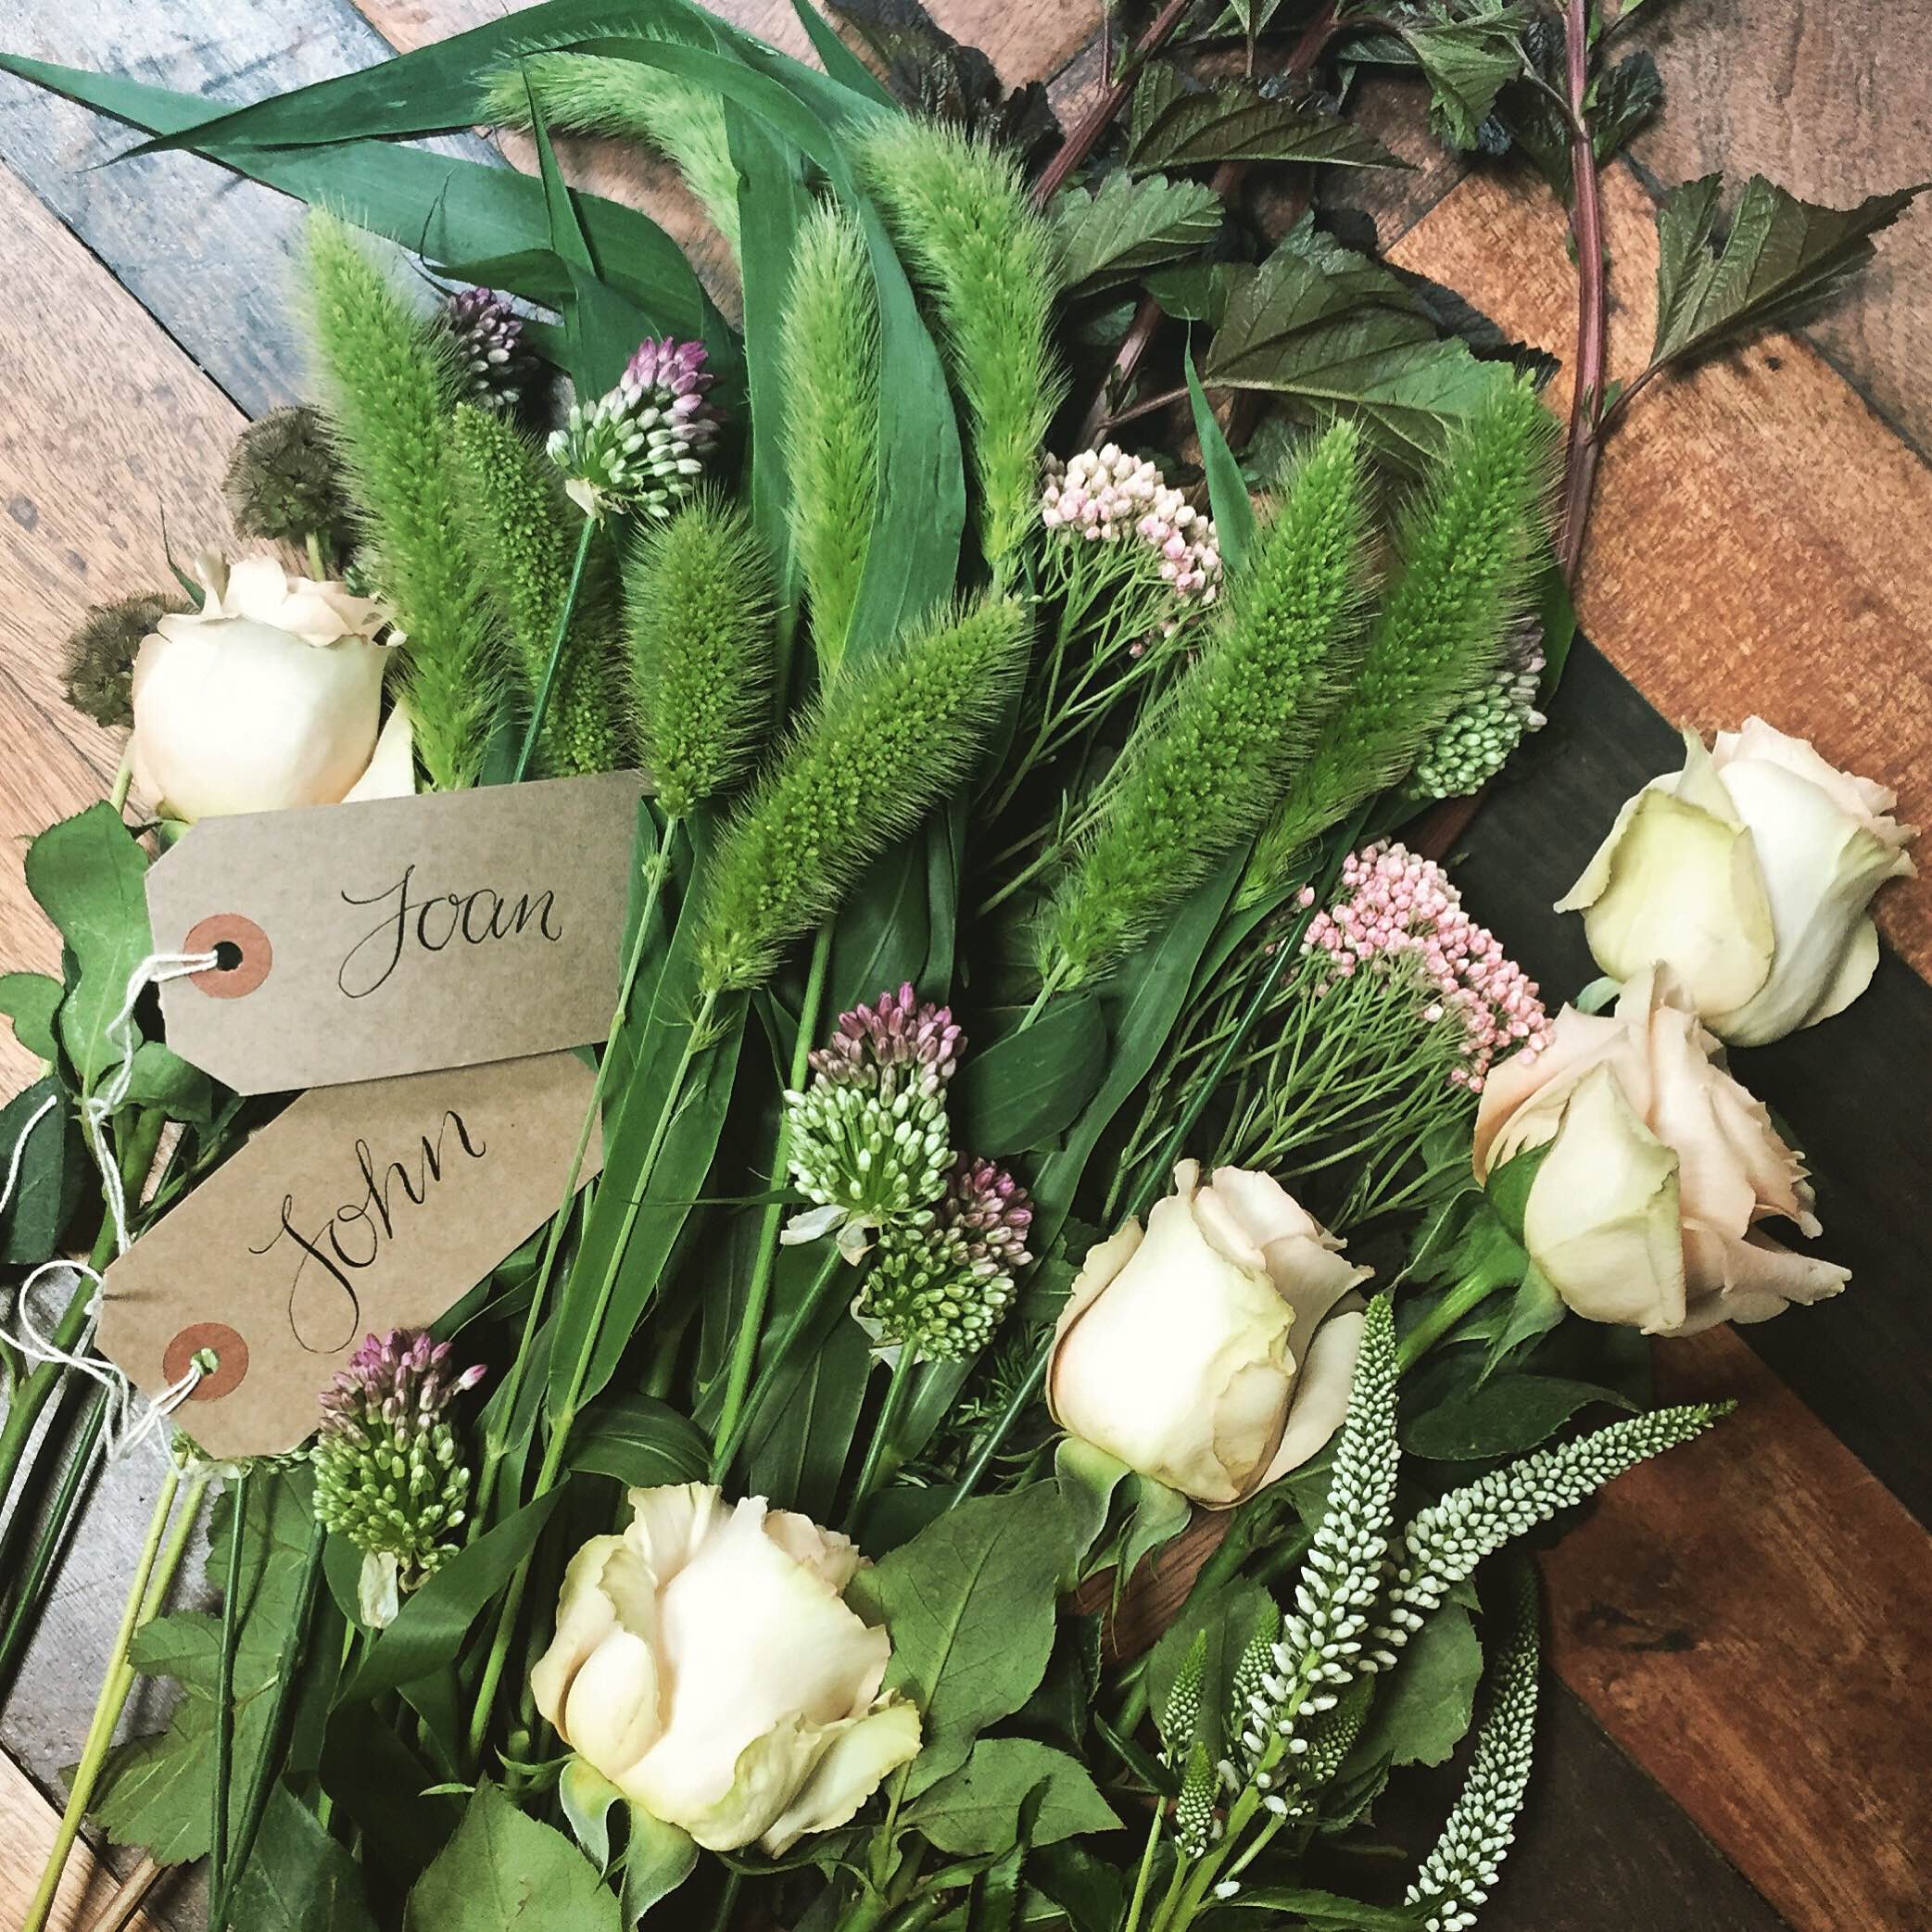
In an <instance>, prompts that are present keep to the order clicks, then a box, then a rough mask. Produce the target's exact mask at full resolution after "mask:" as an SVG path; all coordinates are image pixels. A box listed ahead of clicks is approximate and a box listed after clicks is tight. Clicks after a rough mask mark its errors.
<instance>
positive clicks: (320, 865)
mask: <svg viewBox="0 0 1932 1932" xmlns="http://www.w3.org/2000/svg"><path fill="white" fill-rule="evenodd" d="M643 790H644V779H643V777H642V776H641V775H640V774H639V773H637V772H612V773H609V774H606V775H604V776H601V777H590V778H553V779H546V780H543V781H541V782H539V783H536V784H524V785H492V786H483V787H479V788H478V789H475V790H473V791H457V792H434V793H426V794H423V795H422V796H419V797H416V798H402V799H373V800H369V801H367V802H358V803H355V804H343V805H317V806H310V807H308V808H307V809H305V810H298V811H292V812H256V813H246V814H240V815H238V816H235V817H232V818H208V819H203V820H202V821H201V823H200V824H198V825H196V826H195V827H192V828H191V829H190V830H189V831H188V832H187V833H186V834H185V835H184V836H183V838H182V840H181V841H180V842H179V843H178V844H177V845H175V846H174V847H173V848H172V849H171V850H170V852H167V853H165V854H164V855H163V856H162V857H161V858H160V859H158V860H157V861H156V863H155V864H154V865H152V866H151V867H150V868H149V870H148V874H147V910H148V917H149V920H150V923H151V924H152V926H153V928H154V942H155V946H156V949H157V950H158V951H159V952H161V953H175V952H180V953H210V952H212V953H219V954H220V955H221V965H220V966H215V967H211V968H209V969H208V970H206V971H203V972H198V973H193V974H189V975H187V976H186V977H184V978H180V979H170V980H167V981H164V982H163V984H162V986H161V1014H162V1017H163V1019H164V1021H165V1023H166V1031H167V1038H168V1044H169V1045H170V1047H172V1048H173V1049H174V1051H175V1052H176V1053H177V1054H180V1055H181V1056H182V1058H183V1059H184V1060H189V1061H192V1062H193V1063H194V1065H196V1067H200V1068H201V1069H202V1070H203V1071H204V1072H206V1073H210V1074H212V1075H213V1076H214V1077H215V1078H216V1079H217V1080H221V1081H223V1082H224V1083H225V1084H226V1085H228V1086H230V1087H233V1088H234V1090H235V1091H236V1092H240V1093H281V1092H288V1091H289V1090H291V1089H293V1088H297V1087H322V1086H331V1085H334V1084H335V1083H336V1082H337V1081H342V1080H381V1079H386V1078H389V1077H391V1076H393V1075H398V1074H408V1073H420V1072H423V1071H424V1070H426V1069H427V1068H430V1067H474V1066H477V1065H479V1064H481V1063H482V1062H484V1061H487V1060H507V1059H513V1058H515V1057H517V1056H519V1055H522V1054H541V1053H549V1052H551V1051H553V1050H554V1049H556V1048H558V1047H566V1046H585V1045H587V1044H589V1043H591V1042H595V1041H600V1040H602V1039H604V1038H605V1037H606V1035H607V1034H608V1032H609V1030H610V1025H611V1011H612V1007H613V1006H614V1005H615V1004H616V1003H617V980H618V968H619V957H618V955H619V953H620V951H621V949H622V946H623V941H624V920H625V908H626V905H627V904H628V901H629V890H630V875H631V863H632V856H631V855H632V844H633V840H634V839H635V836H636V831H637V816H638V799H639V798H640V797H641V796H642V794H643Z"/></svg>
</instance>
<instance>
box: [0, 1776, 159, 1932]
mask: <svg viewBox="0 0 1932 1932" xmlns="http://www.w3.org/2000/svg"><path fill="white" fill-rule="evenodd" d="M56 1823H57V1818H56V1814H55V1812H54V1810H53V1808H52V1807H51V1806H50V1805H49V1804H48V1803H47V1801H46V1799H44V1798H43V1797H42V1796H41V1795H40V1793H39V1792H38V1791H36V1790H35V1789H34V1788H33V1787H32V1785H31V1784H30V1783H29V1782H28V1781H27V1779H26V1778H25V1777H24V1776H23V1775H22V1774H20V1773H19V1771H18V1770H16V1769H15V1768H14V1766H13V1764H12V1763H11V1762H9V1761H8V1760H7V1759H6V1758H4V1757H0V1843H4V1844H5V1845H6V1856H5V1857H0V1924H4V1925H8V1926H18V1925H21V1924H23V1923H24V1922H25V1920H26V1917H27V1907H28V1905H29V1903H30V1902H31V1901H32V1896H33V1888H34V1887H35V1885H36V1884H37V1883H38V1882H39V1879H40V1872H41V1865H42V1863H43V1862H44V1860H45V1858H46V1855H47V1852H48V1851H49V1850H51V1848H52V1846H53V1842H54V1828H55V1825H56ZM115 1888H116V1879H115V1876H114V1874H113V1873H112V1872H110V1871H109V1870H108V1869H107V1866H105V1865H103V1864H100V1863H97V1862H96V1861H95V1858H94V1856H93V1854H92V1853H91V1852H90V1851H89V1850H87V1848H86V1847H85V1846H84V1845H77V1846H76V1847H75V1848H74V1855H73V1857H72V1858H71V1859H69V1861H68V1867H67V1875H66V1877H65V1878H64V1879H63V1880H62V1882H61V1887H60V1891H59V1895H58V1897H57V1899H56V1900H55V1903H54V1917H53V1921H52V1927H51V1932H87V1928H88V1927H90V1926H93V1925H95V1922H96V1921H97V1920H98V1919H99V1917H100V1915H101V1914H102V1913H104V1912H106V1911H107V1906H108V1904H109V1902H110V1901H111V1900H113V1898H114V1894H115ZM130 1923H131V1928H132V1932H152V1928H153V1927H154V1926H155V1925H156V1923H157V1922H156V1921H155V1920H154V1919H151V1918H149V1917H148V1916H147V1914H146V1913H140V1914H138V1915H137V1916H136V1917H135V1918H134V1919H133V1920H132V1921H131V1922H130Z"/></svg>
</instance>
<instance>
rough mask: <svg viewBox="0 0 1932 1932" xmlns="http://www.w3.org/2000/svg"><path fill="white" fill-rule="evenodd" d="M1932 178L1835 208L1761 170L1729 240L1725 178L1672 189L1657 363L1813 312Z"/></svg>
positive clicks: (1660, 215)
mask: <svg viewBox="0 0 1932 1932" xmlns="http://www.w3.org/2000/svg"><path fill="white" fill-rule="evenodd" d="M1927 185H1932V184H1928V183H1923V182H1922V183H1919V184H1918V185H1917V186H1916V187H1910V188H1900V190H1899V191H1898V193H1896V194H1893V195H1874V196H1870V197H1869V198H1868V199H1866V200H1864V201H1862V202H1860V203H1859V205H1858V206H1857V207H1856V208H1821V207H1819V206H1817V205H1816V204H1815V203H1812V202H1809V201H1800V200H1799V198H1798V197H1797V196H1795V195H1788V194H1787V193H1786V192H1785V190H1784V189H1783V188H1780V187H1777V186H1775V185H1774V183H1771V182H1769V181H1767V180H1765V178H1764V177H1763V176H1762V174H1754V175H1752V176H1751V178H1750V179H1749V181H1748V182H1746V183H1745V184H1744V192H1743V194H1742V195H1741V196H1739V197H1738V202H1737V208H1736V213H1735V214H1734V215H1733V216H1732V217H1731V223H1730V232H1729V233H1728V234H1726V235H1725V236H1724V240H1723V242H1722V244H1721V245H1720V244H1717V243H1716V242H1715V240H1714V237H1715V235H1716V231H1717V225H1718V204H1719V199H1720V197H1721V196H1722V195H1723V192H1724V177H1723V176H1722V175H1717V174H1707V175H1705V176H1704V177H1703V178H1702V179H1701V180H1699V181H1690V182H1686V183H1684V184H1683V185H1682V186H1681V187H1677V188H1673V189H1672V190H1671V192H1670V193H1669V194H1668V195H1667V196H1664V199H1663V205H1662V206H1661V208H1659V209H1658V211H1657V238H1658V244H1659V254H1658V261H1657V341H1656V345H1655V347H1653V348H1652V349H1651V351H1650V360H1651V363H1652V365H1653V366H1654V367H1657V368H1662V367H1665V366H1666V365H1668V364H1670V363H1673V362H1681V361H1684V360H1687V359H1688V358H1691V357H1694V356H1700V355H1703V354H1705V353H1706V352H1707V351H1709V350H1711V349H1714V348H1717V347H1721V346H1722V345H1723V344H1724V343H1725V342H1728V341H1731V340H1733V339H1735V338H1736V336H1738V335H1743V334H1745V333H1746V332H1747V331H1751V330H1757V329H1764V328H1770V327H1772V326H1773V325H1774V324H1782V323H1786V322H1792V321H1795V320H1796V319H1798V318H1799V317H1800V316H1802V315H1805V314H1808V313H1809V312H1810V311H1811V310H1812V309H1815V308H1816V307H1817V306H1818V304H1819V303H1821V302H1823V301H1825V300H1826V299H1827V298H1828V297H1831V296H1833V295H1836V294H1837V291H1838V290H1839V289H1841V288H1842V287H1843V286H1844V285H1845V284H1846V283H1847V282H1848V281H1850V278H1851V277H1852V276H1853V275H1854V274H1856V273H1857V272H1858V271H1859V270H1860V269H1862V268H1863V266H1864V265H1865V263H1866V262H1868V261H1870V260H1871V259H1872V254H1873V249H1872V243H1871V239H1870V238H1871V236H1873V235H1874V234H1876V233H1877V232H1878V231H1879V230H1880V229H1881V228H1888V227H1889V226H1890V225H1891V223H1892V222H1894V221H1897V220H1898V219H1899V217H1900V215H1901V214H1903V213H1904V211H1905V209H1906V208H1907V207H1909V206H1910V204H1911V202H1912V201H1913V197H1914V196H1917V195H1919V194H1921V193H1922V192H1923V191H1924V189H1925V188H1926V186H1927Z"/></svg>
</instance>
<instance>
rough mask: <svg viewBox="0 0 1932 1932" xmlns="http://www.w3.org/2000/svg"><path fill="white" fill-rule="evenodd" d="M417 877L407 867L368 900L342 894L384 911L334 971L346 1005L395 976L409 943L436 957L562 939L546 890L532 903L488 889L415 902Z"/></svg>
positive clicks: (442, 894)
mask: <svg viewBox="0 0 1932 1932" xmlns="http://www.w3.org/2000/svg"><path fill="white" fill-rule="evenodd" d="M415 873H416V868H415V866H414V865H410V866H409V867H407V868H406V869H405V870H404V872H403V875H402V877H401V878H399V879H398V880H397V881H396V883H395V884H394V885H393V886H389V887H387V888H385V890H383V891H380V892H374V893H372V894H371V895H370V896H369V897H368V898H367V899H358V898H357V897H356V896H355V895H354V894H353V893H351V892H345V893H343V894H342V901H343V903H344V904H345V905H380V906H382V907H383V908H384V912H383V916H382V919H381V920H380V922H379V923H378V924H376V925H374V926H373V927H371V928H370V929H369V930H368V931H367V932H365V933H364V934H363V935H362V937H361V938H360V940H358V941H356V943H355V944H354V945H353V946H351V947H350V948H349V951H348V953H347V956H346V957H345V958H344V960H343V962H342V964H341V966H339V967H338V968H337V969H336V973H335V983H336V985H337V986H339V987H340V988H341V989H342V991H344V992H346V993H347V995H348V997H349V998H350V999H352V1000H361V999H367V998H368V996H369V995H370V994H371V993H373V992H374V991H375V990H376V989H377V988H378V987H379V986H381V985H382V984H383V982H384V981H385V979H388V977H389V975H390V974H391V973H393V972H394V971H395V970H396V968H397V966H398V964H399V963H400V961H401V959H402V955H403V950H404V948H405V947H407V946H409V945H410V943H411V941H413V942H414V943H415V944H416V945H418V946H420V947H421V948H422V949H423V952H425V953H440V952H441V951H442V950H443V949H444V947H446V946H448V945H449V944H450V943H451V942H452V941H456V940H461V941H463V942H464V943H465V944H466V945H471V946H483V945H487V944H488V943H489V942H490V941H492V940H504V939H513V938H516V937H517V936H519V935H520V934H522V933H524V932H533V933H535V934H537V936H538V937H540V938H542V939H545V940H548V941H549V942H550V943H551V944H552V945H555V944H556V942H557V941H559V940H561V939H562V937H563V931H562V927H561V926H560V925H559V924H558V923H557V901H556V895H555V894H554V893H553V892H551V891H550V890H549V889H548V888H546V889H545V890H543V891H541V892H538V893H537V895H536V896H535V897H534V898H533V897H532V896H531V895H530V894H529V893H528V892H520V893H519V894H518V895H517V897H516V898H515V899H514V900H511V899H508V898H506V897H505V896H504V895H503V894H502V893H501V892H499V891H497V890H495V888H493V887H490V886H478V887H476V889H475V890H474V891H469V892H432V893H430V894H429V895H428V896H427V897H423V898H418V897H416V896H414V894H413V892H412V890H411V881H412V880H413V878H415Z"/></svg>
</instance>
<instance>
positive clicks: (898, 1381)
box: [846, 1337, 918, 1523]
mask: <svg viewBox="0 0 1932 1932" xmlns="http://www.w3.org/2000/svg"><path fill="white" fill-rule="evenodd" d="M917 1353H918V1350H917V1348H916V1347H915V1345H914V1344H913V1342H912V1340H911V1338H910V1337H908V1338H907V1339H906V1340H905V1341H903V1342H902V1343H900V1345H899V1353H898V1355H897V1357H895V1358H894V1360H893V1363H892V1373H891V1375H890V1378H889V1379H888V1381H887V1383H886V1399H885V1400H884V1401H883V1402H882V1403H880V1404H879V1409H878V1421H877V1422H875V1423H874V1424H873V1426H872V1440H871V1442H870V1443H869V1444H868V1445H867V1446H866V1449H865V1461H864V1462H863V1463H861V1464H860V1466H859V1481H858V1486H857V1487H856V1488H855V1489H854V1490H853V1491H852V1508H851V1509H848V1510H847V1511H846V1521H847V1522H852V1523H856V1522H858V1520H859V1512H860V1510H862V1509H864V1508H865V1505H866V1504H867V1503H869V1502H870V1501H871V1500H872V1496H873V1492H874V1491H875V1490H876V1489H877V1488H878V1485H879V1483H880V1481H881V1480H882V1478H883V1477H884V1475H885V1472H886V1458H887V1457H888V1456H889V1455H890V1452H891V1447H892V1437H893V1435H894V1433H896V1432H897V1430H898V1427H899V1419H900V1417H901V1416H902V1415H903V1413H904V1410H905V1398H906V1397H907V1396H908V1395H910V1394H911V1393H912V1386H913V1357H915V1355H916V1354H917Z"/></svg>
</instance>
